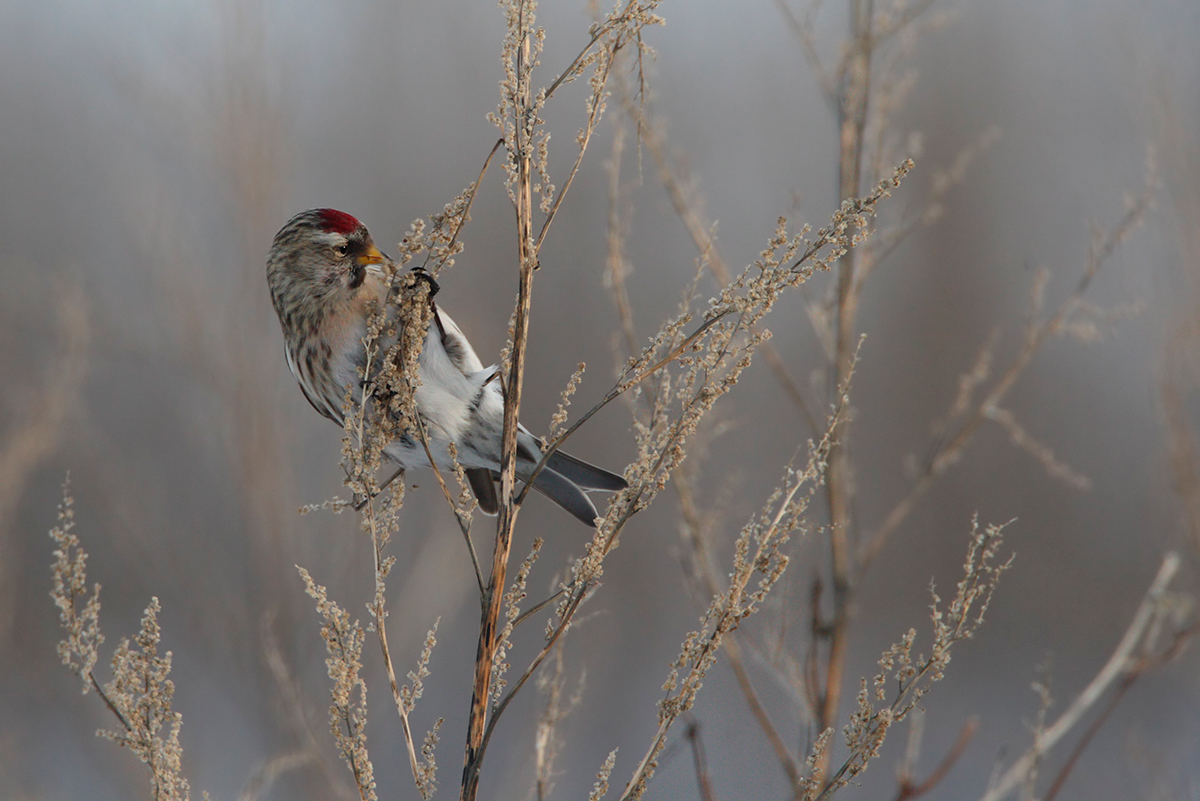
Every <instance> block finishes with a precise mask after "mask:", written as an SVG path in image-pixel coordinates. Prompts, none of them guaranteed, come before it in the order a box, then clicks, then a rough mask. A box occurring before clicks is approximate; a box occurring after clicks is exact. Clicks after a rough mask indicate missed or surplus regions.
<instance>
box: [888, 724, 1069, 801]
mask: <svg viewBox="0 0 1200 801" xmlns="http://www.w3.org/2000/svg"><path fill="white" fill-rule="evenodd" d="M918 719H919V718H913V720H918ZM914 725H915V724H914ZM978 731H979V721H978V720H977V719H976V718H971V719H970V720H968V721H967V722H966V723H964V724H963V727H962V729H960V730H959V732H958V739H956V740H955V741H954V745H952V746H950V750H949V751H947V752H946V755H945V756H944V757H942V761H941V762H940V763H938V766H937V767H936V768H935V769H934V771H933V773H930V774H929V776H927V777H926V778H925V781H923V782H917V783H914V782H913V780H912V776H911V775H910V774H908V773H905V774H904V776H903V777H902V779H901V782H900V789H899V791H898V792H897V793H896V801H907V799H909V798H917V797H919V796H922V795H925V794H926V793H928V792H929V791H930V790H932V789H933V788H934V787H936V786H937V785H938V784H940V783H941V781H942V779H944V778H946V774H948V773H949V772H950V769H951V768H953V767H954V765H955V764H956V763H957V762H958V760H959V759H960V758H962V755H963V754H964V753H965V752H966V750H967V746H968V745H970V744H971V740H972V739H974V737H975V734H976V732H978ZM1043 801H1047V800H1046V799H1043Z"/></svg>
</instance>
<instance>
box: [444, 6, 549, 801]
mask: <svg viewBox="0 0 1200 801" xmlns="http://www.w3.org/2000/svg"><path fill="white" fill-rule="evenodd" d="M526 9H527V7H526V5H525V4H523V3H522V4H521V5H520V8H519V11H518V13H519V14H520V15H521V19H520V21H519V22H518V24H519V25H520V32H521V34H522V39H521V41H520V42H519V44H518V48H517V53H516V59H515V60H516V80H517V85H516V86H515V87H514V90H515V91H514V98H513V101H514V105H515V108H514V111H513V113H514V115H515V117H516V119H517V121H518V123H517V125H516V126H515V140H516V141H515V142H513V143H512V144H510V145H509V147H510V149H513V150H511V152H510V158H512V159H515V161H516V166H517V181H516V193H515V194H516V199H517V204H516V207H517V208H516V211H517V232H518V239H517V256H518V264H519V270H520V284H519V288H518V291H517V307H516V312H515V315H514V322H513V331H512V349H511V351H510V353H509V359H508V373H507V380H506V381H505V383H504V388H505V393H504V431H503V439H502V442H501V450H500V510H499V518H498V520H497V525H496V541H495V545H494V548H493V551H492V569H491V573H490V575H489V578H488V582H487V585H486V587H485V590H484V594H483V599H482V601H483V602H482V607H483V610H482V620H481V621H480V625H479V644H478V647H477V649H476V653H475V681H474V684H473V687H472V693H471V711H470V717H469V720H468V724H467V746H466V753H465V755H464V757H463V777H462V789H461V792H460V795H459V798H460V799H461V801H473V800H474V798H475V795H476V793H477V792H478V790H479V772H480V768H481V766H482V762H483V753H484V734H485V731H486V728H487V718H488V699H489V698H490V697H491V681H492V665H493V663H494V661H495V656H496V649H497V647H498V646H499V644H500V637H499V634H500V627H499V622H500V614H501V608H502V606H503V601H504V585H505V578H506V576H507V570H508V557H509V551H510V550H511V548H512V534H513V526H514V525H515V524H516V517H517V512H518V510H519V508H520V507H519V506H518V505H517V504H516V503H514V499H515V493H514V490H515V488H516V465H517V414H518V411H519V409H520V406H521V389H522V385H523V382H524V378H525V349H526V345H527V342H528V339H529V308H530V299H531V294H532V291H533V271H534V268H535V267H536V266H537V252H536V249H535V247H534V243H533V175H532V172H533V170H532V163H531V157H530V153H531V150H532V142H531V141H530V137H529V134H530V133H531V131H530V129H529V128H528V127H526V124H525V121H526V117H527V114H529V113H531V112H532V108H533V97H532V89H531V86H532V84H531V83H530V69H531V65H529V64H528V61H529V56H530V36H532V32H531V31H530V30H529V29H528V27H527V26H529V25H531V24H532V22H533V21H532V20H531V19H530V20H526V19H525V14H526ZM514 148H515V149H514ZM531 480H532V479H531Z"/></svg>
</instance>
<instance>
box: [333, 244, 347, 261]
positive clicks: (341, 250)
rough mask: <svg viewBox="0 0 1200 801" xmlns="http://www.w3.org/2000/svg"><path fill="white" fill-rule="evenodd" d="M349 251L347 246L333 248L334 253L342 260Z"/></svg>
mask: <svg viewBox="0 0 1200 801" xmlns="http://www.w3.org/2000/svg"><path fill="white" fill-rule="evenodd" d="M348 249H349V248H348V246H347V245H334V246H333V252H334V253H336V254H337V255H338V258H342V259H344V258H346V251H347V250H348Z"/></svg>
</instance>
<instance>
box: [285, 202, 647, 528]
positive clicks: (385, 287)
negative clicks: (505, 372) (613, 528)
mask: <svg viewBox="0 0 1200 801" xmlns="http://www.w3.org/2000/svg"><path fill="white" fill-rule="evenodd" d="M397 269H398V267H397V265H396V263H395V262H394V261H393V260H392V259H391V258H389V257H388V256H387V255H386V254H384V253H383V252H382V251H381V250H380V249H379V248H378V247H377V246H376V245H375V243H374V241H372V239H371V235H370V233H369V232H368V231H367V228H366V226H365V225H363V223H362V222H360V221H359V220H358V219H357V218H356V217H354V216H353V215H350V214H347V213H346V212H343V211H338V210H336V209H328V208H322V209H309V210H308V211H304V212H301V213H300V214H297V215H296V216H295V217H292V219H291V220H289V221H288V222H287V224H286V225H284V226H283V228H281V229H280V230H279V233H277V234H276V235H275V239H274V241H273V242H272V244H271V250H270V253H269V255H268V257H267V285H268V287H269V288H270V292H271V301H272V304H273V305H274V307H275V312H276V314H277V315H278V317H279V324H280V326H281V327H282V329H283V338H284V350H285V354H286V357H287V364H288V367H289V368H290V370H291V372H292V375H293V376H295V378H296V381H297V382H298V383H299V384H300V389H301V390H302V391H303V393H304V397H305V398H307V399H308V402H309V403H311V404H312V406H313V408H314V409H316V410H317V411H318V412H320V413H321V414H322V415H324V416H325V417H327V418H329V419H330V420H333V421H334V422H335V423H337V424H338V425H341V426H344V424H345V420H344V416H343V412H342V404H343V400H344V399H345V397H346V391H347V388H349V389H350V391H351V393H352V395H353V399H354V401H355V402H356V403H361V401H362V393H363V387H364V386H365V384H366V383H367V381H368V380H369V377H364V376H363V370H364V368H365V366H366V364H367V356H366V350H365V348H364V346H363V338H364V336H365V335H366V332H367V325H368V321H369V318H370V316H371V314H372V313H373V310H374V309H379V308H384V307H385V302H386V301H387V299H388V296H389V291H390V290H391V287H392V285H393V283H395V282H393V281H392V275H394V274H395V272H396V270H397ZM418 275H419V277H422V278H424V279H425V280H428V281H429V282H430V292H429V295H428V298H429V299H428V302H429V303H430V304H431V307H432V308H431V312H432V314H431V315H430V324H429V326H428V328H427V330H426V333H425V342H424V345H423V347H422V349H421V354H420V358H419V361H418V374H419V377H420V384H419V386H418V387H417V390H416V393H415V401H416V409H417V414H418V416H419V418H420V422H421V423H422V427H423V428H424V430H425V433H426V438H427V442H428V445H429V452H430V453H431V454H432V455H433V458H434V462H435V463H436V464H437V465H439V466H448V465H450V464H451V463H452V457H451V454H450V445H451V444H453V445H454V446H455V450H456V453H457V458H458V462H459V464H460V465H462V467H463V469H464V472H465V473H466V477H467V481H468V483H469V484H470V486H471V491H472V493H473V494H474V496H475V498H476V500H477V501H478V503H479V508H480V510H481V511H483V512H485V513H486V514H496V512H497V511H498V510H499V506H500V502H499V497H498V495H497V489H496V481H497V480H498V478H499V471H500V448H501V437H502V432H503V424H504V397H503V389H502V382H501V381H500V380H499V379H500V376H499V367H498V366H497V365H492V366H490V367H484V366H483V363H482V362H481V361H480V359H479V356H478V355H477V354H476V353H475V349H474V348H472V347H471V343H470V342H469V341H468V340H467V338H466V336H465V335H464V334H463V332H462V329H461V328H459V326H458V325H457V324H456V323H455V322H454V320H453V319H451V317H450V315H448V314H447V313H446V312H445V311H444V310H443V309H442V308H441V306H440V305H439V304H437V303H435V302H434V300H433V296H434V295H435V294H436V292H437V288H438V287H437V283H436V281H434V279H433V278H432V277H431V276H429V274H428V273H424V271H419V272H418ZM391 342H394V338H393V339H392V340H391ZM391 342H386V341H384V342H380V348H379V352H380V353H385V352H387V349H388V346H389V345H390V344H391ZM544 447H545V446H544V443H543V442H542V441H541V440H539V439H538V438H537V437H535V436H534V435H533V434H531V433H530V432H529V430H528V429H526V428H525V427H524V426H518V430H517V463H516V474H517V477H518V478H519V479H520V480H521V481H523V482H526V483H528V482H529V480H530V477H531V476H532V473H533V470H534V467H535V466H536V465H537V464H538V462H539V461H541V459H542V457H543V455H544ZM384 454H385V455H386V456H387V458H388V459H390V460H391V461H392V462H394V463H396V465H397V466H398V467H399V469H400V470H401V471H408V470H410V469H417V468H429V467H431V466H432V465H431V464H430V459H429V453H426V450H425V445H424V444H423V443H422V442H421V440H420V438H419V437H418V436H414V435H413V433H412V432H407V431H406V432H404V433H402V434H401V435H400V436H399V437H397V438H396V439H393V440H392V441H391V442H389V443H388V444H387V445H386V446H385V447H384ZM627 486H628V485H627V483H626V481H625V479H624V478H622V477H621V476H619V475H617V474H616V473H613V472H610V471H608V470H605V469H603V468H600V467H596V466H595V465H592V464H588V463H587V462H585V461H583V460H581V459H577V458H576V457H574V456H570V455H568V454H566V453H564V452H562V451H561V450H557V451H554V452H553V453H552V454H551V455H550V458H549V459H548V460H547V461H546V465H545V467H544V468H543V469H542V470H541V472H539V473H538V474H537V476H536V477H533V488H534V489H535V490H537V491H539V492H540V493H541V494H542V495H544V496H546V497H547V498H549V499H550V500H551V501H553V502H554V503H555V504H557V505H558V506H560V507H561V508H563V509H564V510H566V511H567V512H570V513H571V514H572V515H574V516H575V517H576V518H577V519H579V520H580V521H582V522H583V523H585V524H586V525H588V526H592V527H595V525H596V519H597V517H598V516H599V515H598V513H597V511H596V506H595V504H594V503H593V502H592V500H591V498H589V497H588V493H589V492H590V491H593V490H604V491H609V492H615V491H619V490H623V489H625V488H626V487H627Z"/></svg>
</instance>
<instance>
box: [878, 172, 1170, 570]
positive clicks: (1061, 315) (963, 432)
mask: <svg viewBox="0 0 1200 801" xmlns="http://www.w3.org/2000/svg"><path fill="white" fill-rule="evenodd" d="M1151 197H1152V196H1151V193H1150V190H1149V188H1147V190H1146V191H1144V192H1143V193H1142V194H1140V195H1139V196H1138V197H1137V199H1136V200H1135V201H1134V202H1133V204H1131V205H1130V207H1129V209H1128V210H1127V211H1126V212H1125V214H1124V216H1123V217H1122V218H1121V220H1120V221H1119V222H1118V223H1117V225H1116V226H1115V227H1114V228H1113V229H1112V230H1110V231H1108V232H1107V233H1105V234H1103V235H1101V236H1099V237H1098V238H1097V240H1096V241H1095V242H1094V243H1093V245H1092V247H1091V248H1090V249H1089V251H1088V258H1087V264H1086V266H1085V268H1084V271H1083V275H1082V276H1080V278H1079V282H1078V283H1077V284H1076V285H1075V289H1074V291H1072V292H1071V294H1070V295H1068V296H1067V297H1066V298H1065V299H1064V300H1063V301H1062V303H1061V304H1059V306H1058V308H1057V309H1056V310H1055V311H1054V313H1053V314H1052V315H1051V316H1050V317H1049V319H1047V320H1046V321H1045V322H1042V323H1040V324H1039V323H1038V322H1037V321H1036V320H1035V319H1032V318H1031V319H1030V322H1029V324H1028V326H1027V328H1026V330H1025V337H1024V341H1023V343H1022V345H1021V350H1020V351H1019V352H1018V353H1017V355H1016V356H1015V357H1014V358H1013V361H1012V363H1011V364H1009V366H1008V368H1007V369H1005V371H1004V372H1003V373H1002V374H1001V375H1000V377H999V378H998V379H996V383H995V384H993V385H992V387H991V388H990V389H989V390H988V391H987V392H986V393H984V395H983V397H982V398H980V400H979V401H978V403H976V404H975V405H974V406H973V407H971V411H970V412H969V413H968V414H967V416H966V418H965V419H964V420H963V421H962V423H961V424H960V425H959V427H958V429H957V431H955V433H954V434H953V436H951V437H949V438H947V439H945V440H943V441H942V442H939V443H937V445H936V447H935V448H934V450H933V452H932V453H931V454H930V456H929V457H928V459H927V460H926V462H925V468H924V470H922V472H921V474H920V476H919V477H918V478H917V480H916V482H915V483H914V484H913V486H912V487H911V488H910V489H909V491H908V493H907V494H906V495H905V496H904V497H903V498H901V499H900V500H899V501H898V502H897V503H896V505H895V506H893V507H892V509H891V511H890V512H888V515H887V517H885V518H884V521H883V523H882V524H881V525H880V526H879V528H878V529H877V530H876V531H875V532H874V534H872V535H871V537H870V538H869V539H868V540H866V541H865V542H864V543H863V544H862V546H861V547H860V549H859V554H858V571H859V576H860V577H861V575H862V574H863V573H865V572H866V571H867V570H868V569H869V568H870V566H871V565H872V564H873V563H874V561H875V559H876V557H878V556H879V553H880V552H881V551H882V550H883V546H884V545H886V544H887V542H888V540H889V538H890V537H891V536H892V534H894V533H895V531H896V529H897V528H899V527H900V524H901V523H903V522H904V521H905V520H906V519H907V518H908V516H909V514H910V513H911V512H912V510H913V509H915V508H916V505H917V502H918V501H919V500H920V499H921V498H922V497H924V495H925V493H927V492H928V491H929V490H930V489H931V488H932V487H933V484H934V482H935V481H936V480H937V479H938V478H939V477H941V475H942V474H943V473H944V472H945V471H946V470H947V469H948V468H949V467H950V466H951V465H953V464H954V463H955V462H957V461H958V459H959V458H960V457H961V455H962V452H963V450H964V449H965V448H966V446H967V445H968V444H969V443H970V442H971V440H972V439H973V438H974V436H975V434H976V432H977V431H978V430H979V428H980V426H982V425H983V423H984V422H986V421H987V420H990V419H993V418H994V417H995V416H996V414H997V410H999V409H1000V404H1001V402H1002V401H1003V400H1004V398H1005V396H1006V395H1007V394H1008V392H1009V390H1010V389H1012V387H1013V385H1014V384H1015V383H1016V381H1017V379H1018V378H1019V377H1020V376H1021V375H1022V373H1024V372H1025V368H1026V367H1028V366H1029V363H1030V362H1031V361H1032V360H1033V357H1034V356H1035V355H1037V353H1038V351H1039V350H1040V349H1041V347H1042V345H1043V344H1045V342H1046V340H1048V339H1049V338H1050V337H1052V336H1056V335H1058V334H1059V333H1061V332H1062V331H1063V329H1064V327H1065V325H1066V324H1067V323H1068V322H1069V321H1070V319H1071V317H1072V315H1073V314H1074V313H1075V312H1076V311H1077V310H1078V309H1079V308H1080V307H1081V306H1082V305H1083V302H1084V301H1083V298H1084V295H1085V294H1086V293H1087V290H1088V288H1089V287H1090V286H1091V283H1092V280H1093V279H1094V278H1095V277H1096V274H1097V273H1098V272H1099V271H1100V268H1101V267H1103V266H1104V263H1105V262H1107V261H1108V259H1109V258H1110V257H1111V256H1112V254H1113V252H1114V251H1115V250H1116V248H1117V247H1118V246H1119V245H1120V244H1121V242H1123V241H1124V240H1125V239H1126V238H1127V237H1128V236H1129V234H1130V232H1131V231H1132V230H1133V229H1134V228H1135V227H1136V226H1137V224H1138V223H1139V222H1140V221H1141V219H1142V217H1143V216H1145V213H1146V210H1147V209H1148V208H1149V206H1150V201H1151ZM1034 313H1036V309H1034ZM985 350H986V349H985Z"/></svg>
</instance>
